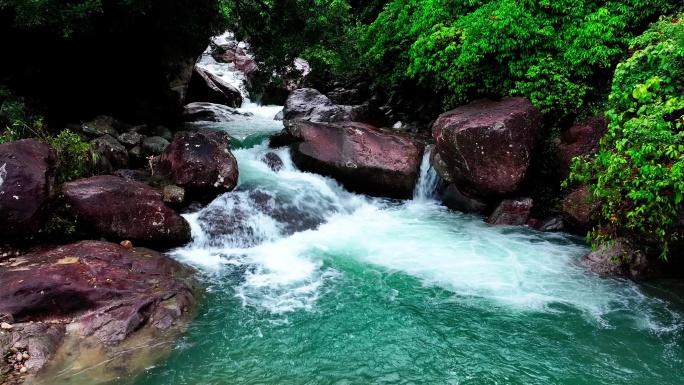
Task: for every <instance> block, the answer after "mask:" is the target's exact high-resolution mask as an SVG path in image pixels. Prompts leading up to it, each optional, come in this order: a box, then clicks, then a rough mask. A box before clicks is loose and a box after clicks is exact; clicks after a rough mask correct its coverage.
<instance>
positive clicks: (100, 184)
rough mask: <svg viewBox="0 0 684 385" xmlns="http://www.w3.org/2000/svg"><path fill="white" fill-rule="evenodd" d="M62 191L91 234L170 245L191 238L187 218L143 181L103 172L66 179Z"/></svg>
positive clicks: (76, 215)
mask: <svg viewBox="0 0 684 385" xmlns="http://www.w3.org/2000/svg"><path fill="white" fill-rule="evenodd" d="M62 194H63V196H64V200H65V202H66V204H67V205H68V206H69V209H70V211H71V212H72V213H73V215H74V216H75V217H76V218H77V225H78V226H79V227H80V228H81V229H82V230H83V231H85V232H88V233H90V234H93V235H96V236H101V237H105V238H107V239H109V240H111V241H115V242H120V241H121V240H123V239H129V240H131V241H132V242H134V243H135V244H140V245H153V246H157V247H162V248H167V249H168V248H172V247H176V246H180V245H183V244H185V243H187V242H189V241H190V239H191V236H190V225H189V224H188V222H187V221H186V220H185V219H184V218H183V217H181V216H180V215H178V214H177V213H176V212H175V211H173V210H171V209H170V208H169V207H167V206H166V205H165V204H164V201H163V197H162V195H161V194H160V193H159V192H157V191H156V190H154V189H153V188H152V187H149V186H147V185H144V184H142V183H139V182H135V181H129V180H125V179H123V178H120V177H116V176H113V175H102V176H95V177H92V178H87V179H79V180H77V181H74V182H69V183H65V184H64V186H63V188H62Z"/></svg>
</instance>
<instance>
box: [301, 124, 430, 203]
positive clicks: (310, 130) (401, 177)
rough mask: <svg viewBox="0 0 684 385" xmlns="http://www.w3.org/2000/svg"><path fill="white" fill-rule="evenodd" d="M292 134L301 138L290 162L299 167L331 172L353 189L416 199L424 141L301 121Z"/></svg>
mask: <svg viewBox="0 0 684 385" xmlns="http://www.w3.org/2000/svg"><path fill="white" fill-rule="evenodd" d="M290 132H291V133H292V135H293V136H295V137H296V138H298V139H299V140H301V141H302V142H301V143H298V144H295V145H294V146H293V152H292V160H293V161H294V163H295V164H296V165H297V166H298V167H299V168H300V169H302V170H305V171H311V172H315V173H319V174H322V175H327V176H331V177H333V178H335V179H337V180H338V181H339V182H340V183H342V184H343V185H344V186H345V187H346V188H347V189H349V190H351V191H355V192H360V193H364V194H368V195H373V196H383V197H390V198H398V199H410V198H412V197H413V189H414V187H415V185H416V180H417V179H418V174H419V172H420V163H421V160H422V157H423V145H422V144H420V143H418V142H416V141H414V140H412V139H410V138H408V137H404V136H400V135H397V134H394V133H391V132H386V131H382V130H380V129H377V128H375V127H373V126H369V125H367V124H362V123H356V122H341V123H314V122H308V121H299V122H297V123H296V124H295V125H294V126H293V127H291V128H290Z"/></svg>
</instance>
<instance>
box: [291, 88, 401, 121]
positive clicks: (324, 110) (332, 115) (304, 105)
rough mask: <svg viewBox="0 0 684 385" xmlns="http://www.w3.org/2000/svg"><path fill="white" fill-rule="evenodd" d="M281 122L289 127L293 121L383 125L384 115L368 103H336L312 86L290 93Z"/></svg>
mask: <svg viewBox="0 0 684 385" xmlns="http://www.w3.org/2000/svg"><path fill="white" fill-rule="evenodd" d="M283 119H284V120H283V123H284V124H285V127H286V128H287V127H289V126H290V125H292V124H293V122H295V121H299V120H307V121H311V122H325V123H333V122H359V123H365V124H369V125H372V126H376V127H384V126H385V125H386V124H387V122H386V119H385V115H384V114H383V113H382V111H380V110H379V109H378V108H376V107H372V106H369V105H355V106H347V105H338V104H335V103H333V102H332V100H330V99H329V98H328V97H327V96H325V95H323V94H321V93H320V92H318V91H317V90H315V89H313V88H301V89H298V90H294V91H293V92H292V93H290V96H288V98H287V100H286V101H285V106H284V107H283Z"/></svg>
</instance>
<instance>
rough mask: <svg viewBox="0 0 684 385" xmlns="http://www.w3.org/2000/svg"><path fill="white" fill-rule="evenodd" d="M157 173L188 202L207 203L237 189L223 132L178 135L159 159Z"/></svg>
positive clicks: (235, 168)
mask: <svg viewBox="0 0 684 385" xmlns="http://www.w3.org/2000/svg"><path fill="white" fill-rule="evenodd" d="M159 170H160V172H161V173H162V174H164V175H166V176H167V177H168V178H169V180H170V181H171V183H173V184H175V185H177V186H180V187H183V188H184V189H185V190H186V193H187V194H188V196H189V197H190V198H191V199H199V200H203V201H209V200H211V199H213V198H215V197H216V196H217V195H218V194H220V193H223V192H227V191H231V190H233V189H234V188H235V186H237V181H238V165H237V160H236V159H235V157H234V156H233V154H232V153H231V152H230V137H229V136H228V135H227V134H226V133H220V132H209V131H200V130H198V131H195V132H181V133H179V134H178V135H176V139H175V140H174V141H173V142H172V143H171V144H170V145H169V146H168V147H167V148H166V151H164V153H163V154H162V155H161V158H160V160H159Z"/></svg>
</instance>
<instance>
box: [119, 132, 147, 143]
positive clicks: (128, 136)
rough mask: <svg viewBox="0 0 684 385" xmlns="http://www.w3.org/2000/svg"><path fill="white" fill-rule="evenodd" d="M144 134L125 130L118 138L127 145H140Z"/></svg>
mask: <svg viewBox="0 0 684 385" xmlns="http://www.w3.org/2000/svg"><path fill="white" fill-rule="evenodd" d="M143 138H144V136H143V135H141V134H139V133H137V132H135V131H131V132H124V133H123V134H121V135H119V137H118V138H117V139H118V140H119V143H121V144H123V145H124V146H127V147H135V146H140V144H141V143H142V141H143Z"/></svg>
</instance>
